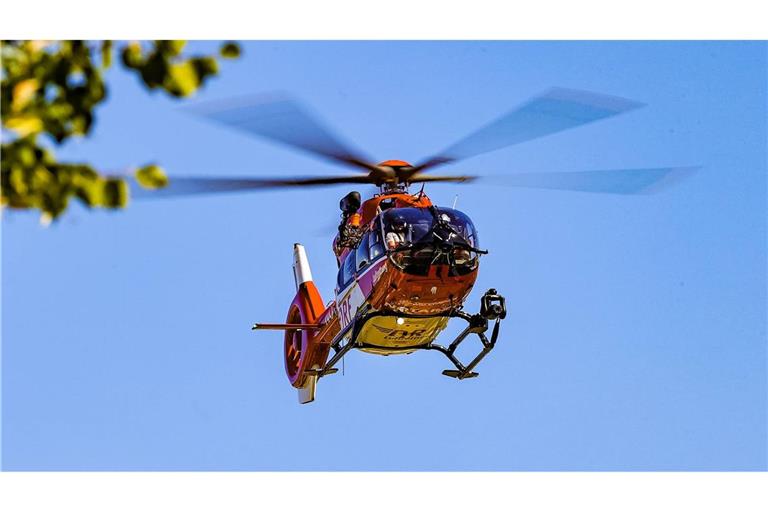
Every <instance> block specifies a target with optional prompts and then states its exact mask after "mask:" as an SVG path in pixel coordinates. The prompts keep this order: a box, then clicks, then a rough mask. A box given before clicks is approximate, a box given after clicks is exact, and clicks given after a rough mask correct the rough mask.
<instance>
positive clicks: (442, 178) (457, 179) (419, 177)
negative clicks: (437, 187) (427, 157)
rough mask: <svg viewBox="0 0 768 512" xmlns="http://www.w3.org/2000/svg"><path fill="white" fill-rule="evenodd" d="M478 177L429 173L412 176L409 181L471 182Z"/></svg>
mask: <svg viewBox="0 0 768 512" xmlns="http://www.w3.org/2000/svg"><path fill="white" fill-rule="evenodd" d="M476 179H477V176H430V175H429V174H417V175H415V176H412V177H411V178H410V179H409V180H408V183H427V182H429V183H434V182H452V183H469V182H470V181H474V180H476Z"/></svg>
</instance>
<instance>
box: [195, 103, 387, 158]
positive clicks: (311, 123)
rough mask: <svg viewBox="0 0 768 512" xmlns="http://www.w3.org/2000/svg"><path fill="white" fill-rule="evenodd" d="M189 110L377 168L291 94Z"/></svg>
mask: <svg viewBox="0 0 768 512" xmlns="http://www.w3.org/2000/svg"><path fill="white" fill-rule="evenodd" d="M186 110H188V111H189V112H192V113H195V114H197V115H200V116H202V117H204V118H206V119H209V120H212V121H215V122H218V123H221V124H223V125H226V126H230V127H232V128H237V129H239V130H242V131H244V132H246V133H249V134H252V135H258V136H260V137H264V138H267V139H270V140H273V141H275V142H279V143H281V144H284V145H287V146H292V147H295V148H299V149H302V150H304V151H307V152H309V153H313V154H315V155H319V156H321V157H323V158H326V159H329V160H332V161H335V162H340V163H344V164H347V165H350V166H352V167H356V168H358V169H365V170H368V171H372V170H375V169H376V167H375V166H374V165H373V164H370V163H368V162H369V159H368V158H367V157H365V156H364V155H362V154H361V153H359V152H357V151H354V150H352V149H350V148H349V147H348V146H347V145H345V144H343V143H342V142H341V141H339V139H338V138H337V137H336V136H334V135H333V134H332V133H331V131H330V130H329V129H328V128H327V127H325V126H324V125H323V124H322V123H321V122H320V121H318V120H317V119H315V118H314V117H313V116H312V115H311V114H309V113H308V112H307V111H306V110H305V109H304V108H303V107H302V106H301V105H299V104H298V103H296V102H295V101H292V100H290V99H288V98H279V97H276V96H275V97H272V98H264V97H258V98H254V97H250V98H241V99H234V100H227V101H222V102H211V103H207V104H203V105H198V106H195V107H191V108H188V109H186Z"/></svg>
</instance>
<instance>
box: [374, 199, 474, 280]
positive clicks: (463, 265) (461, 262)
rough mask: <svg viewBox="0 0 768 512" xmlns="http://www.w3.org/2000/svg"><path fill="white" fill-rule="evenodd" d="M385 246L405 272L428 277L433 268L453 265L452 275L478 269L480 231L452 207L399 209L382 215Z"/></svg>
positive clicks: (393, 259)
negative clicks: (478, 234)
mask: <svg viewBox="0 0 768 512" xmlns="http://www.w3.org/2000/svg"><path fill="white" fill-rule="evenodd" d="M381 222H382V229H383V236H384V242H385V247H386V248H387V249H388V250H389V251H390V254H391V259H392V261H393V262H394V263H395V264H396V265H397V266H399V267H400V268H401V269H402V270H403V271H405V272H407V273H409V274H414V275H427V274H428V273H429V269H430V267H431V266H432V265H449V266H450V272H451V274H452V275H464V274H467V273H469V272H472V271H473V270H475V269H476V268H477V263H478V261H477V253H476V252H474V251H471V250H468V248H467V246H469V247H470V248H477V249H479V247H478V238H477V230H476V229H475V226H474V224H472V221H471V220H470V219H469V217H467V216H466V215H465V214H464V213H462V212H460V211H458V210H454V209H452V208H432V209H430V208H396V209H392V210H387V211H385V212H383V213H382V214H381Z"/></svg>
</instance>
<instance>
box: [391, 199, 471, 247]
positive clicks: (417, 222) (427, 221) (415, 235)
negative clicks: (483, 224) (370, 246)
mask: <svg viewBox="0 0 768 512" xmlns="http://www.w3.org/2000/svg"><path fill="white" fill-rule="evenodd" d="M435 213H436V215H437V216H438V217H440V218H441V219H442V220H445V221H446V222H447V223H448V225H449V226H450V227H451V228H453V230H455V231H456V233H458V235H459V236H461V237H462V238H463V239H464V241H466V242H467V243H468V244H469V245H470V246H472V247H478V240H477V231H476V230H475V226H474V224H472V221H471V220H470V219H469V217H467V216H466V215H465V214H464V213H462V212H460V211H458V210H454V209H453V208H442V207H440V208H437V209H436V211H435ZM381 217H382V223H383V226H384V236H385V237H386V236H387V235H389V234H390V233H393V232H398V231H399V224H400V223H404V224H405V230H404V241H405V242H409V243H412V244H414V243H418V242H430V241H432V226H433V224H435V222H436V219H435V217H434V215H433V214H432V212H431V211H430V210H429V208H395V209H392V210H387V211H385V212H384V213H382V214H381Z"/></svg>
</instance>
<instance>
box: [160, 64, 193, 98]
mask: <svg viewBox="0 0 768 512" xmlns="http://www.w3.org/2000/svg"><path fill="white" fill-rule="evenodd" d="M168 71H169V80H168V81H167V82H166V83H167V87H166V89H168V90H169V92H171V93H172V94H176V95H178V96H189V95H191V94H192V93H194V92H195V91H196V90H197V86H198V85H199V83H200V80H199V78H198V74H197V70H196V69H195V67H194V66H193V65H192V63H191V62H188V61H187V62H181V63H179V64H173V65H171V67H170V69H169V70H168Z"/></svg>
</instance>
